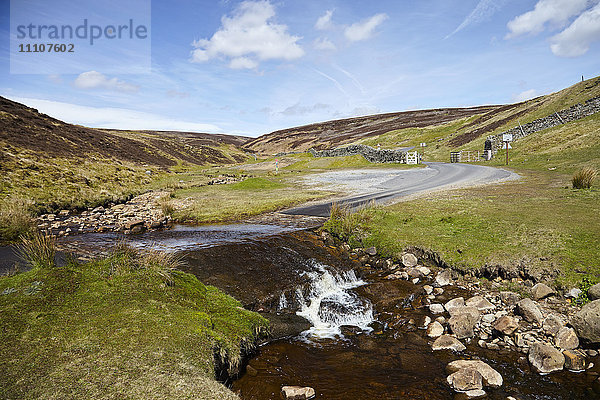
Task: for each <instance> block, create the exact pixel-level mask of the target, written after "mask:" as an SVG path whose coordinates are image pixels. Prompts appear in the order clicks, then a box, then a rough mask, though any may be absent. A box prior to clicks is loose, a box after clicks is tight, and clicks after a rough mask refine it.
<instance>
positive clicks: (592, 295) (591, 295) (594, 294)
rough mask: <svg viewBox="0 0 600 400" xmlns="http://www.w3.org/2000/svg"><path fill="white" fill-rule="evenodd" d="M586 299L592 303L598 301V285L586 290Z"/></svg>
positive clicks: (599, 284) (599, 286)
mask: <svg viewBox="0 0 600 400" xmlns="http://www.w3.org/2000/svg"><path fill="white" fill-rule="evenodd" d="M588 299H590V300H592V301H594V300H598V299H600V283H596V284H595V285H594V286H592V287H591V288H589V289H588Z"/></svg>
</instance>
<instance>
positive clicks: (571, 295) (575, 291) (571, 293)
mask: <svg viewBox="0 0 600 400" xmlns="http://www.w3.org/2000/svg"><path fill="white" fill-rule="evenodd" d="M581 293H583V292H582V291H581V289H579V288H572V289H569V290H568V291H567V293H565V297H566V298H567V299H576V298H578V297H579V295H580V294H581Z"/></svg>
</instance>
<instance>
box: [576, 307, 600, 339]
mask: <svg viewBox="0 0 600 400" xmlns="http://www.w3.org/2000/svg"><path fill="white" fill-rule="evenodd" d="M571 325H573V328H575V331H576V332H577V336H579V337H580V338H581V339H583V340H585V341H587V342H590V343H600V300H594V301H592V302H590V303H588V304H586V305H585V306H583V307H582V308H581V310H580V311H579V312H578V313H577V314H575V316H573V318H572V319H571Z"/></svg>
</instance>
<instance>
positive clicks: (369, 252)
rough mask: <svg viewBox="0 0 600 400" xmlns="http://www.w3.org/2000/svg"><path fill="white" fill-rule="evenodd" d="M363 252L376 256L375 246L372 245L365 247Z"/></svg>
mask: <svg viewBox="0 0 600 400" xmlns="http://www.w3.org/2000/svg"><path fill="white" fill-rule="evenodd" d="M365 253H367V254H368V255H370V256H371V257H373V256H376V255H377V248H376V247H374V246H373V247H369V248H367V249H365Z"/></svg>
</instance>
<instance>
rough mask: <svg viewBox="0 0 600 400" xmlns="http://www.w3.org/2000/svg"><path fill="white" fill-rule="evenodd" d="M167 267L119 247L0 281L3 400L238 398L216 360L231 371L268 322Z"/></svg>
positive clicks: (168, 263) (169, 263) (170, 263)
mask: <svg viewBox="0 0 600 400" xmlns="http://www.w3.org/2000/svg"><path fill="white" fill-rule="evenodd" d="M167 258H168V256H167ZM167 258H165V256H162V255H161V256H157V255H153V254H150V255H146V256H142V255H138V254H136V253H134V252H131V251H129V250H127V249H123V248H121V249H120V250H118V251H116V252H115V253H114V254H113V255H111V256H110V257H108V258H105V259H101V260H96V261H93V262H90V263H87V264H78V263H75V262H71V263H69V264H68V265H66V266H62V267H53V268H34V269H32V270H31V271H28V272H25V273H20V274H17V275H15V276H11V277H4V278H0V293H1V294H0V325H1V326H2V329H1V330H0V398H3V399H38V398H39V399H82V398H85V399H124V398H127V399H149V398H154V399H157V398H168V399H192V398H193V399H214V398H223V399H233V398H236V396H234V395H233V394H232V393H231V392H229V391H228V390H227V389H226V388H225V387H223V386H222V385H220V384H218V383H217V382H215V381H214V378H213V377H214V367H215V365H214V355H215V354H221V355H225V356H226V357H227V358H228V359H229V360H230V361H231V363H232V364H231V365H232V368H233V367H235V364H236V363H238V362H239V360H240V354H241V352H242V351H243V350H244V348H250V347H251V346H252V345H253V343H254V341H255V339H256V338H257V337H258V336H259V335H260V334H261V332H263V333H264V332H265V329H266V326H267V322H266V321H265V320H264V319H263V318H262V317H260V316H259V315H258V314H255V313H253V312H250V311H247V310H245V309H243V308H242V307H241V304H240V303H239V302H237V301H236V300H234V299H233V298H231V297H229V296H227V295H225V294H224V293H222V292H220V291H219V290H218V289H216V288H214V287H211V286H205V285H203V284H202V283H200V282H199V281H198V280H197V279H196V278H195V277H194V276H193V275H190V274H187V273H183V272H181V271H178V270H174V269H173V268H172V267H173V265H176V261H175V262H174V260H173V259H167ZM166 277H168V279H166Z"/></svg>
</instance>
